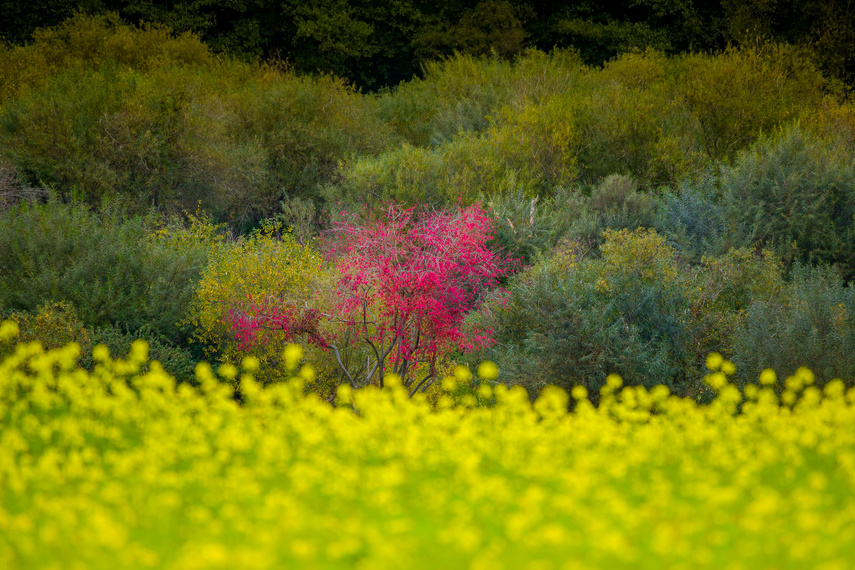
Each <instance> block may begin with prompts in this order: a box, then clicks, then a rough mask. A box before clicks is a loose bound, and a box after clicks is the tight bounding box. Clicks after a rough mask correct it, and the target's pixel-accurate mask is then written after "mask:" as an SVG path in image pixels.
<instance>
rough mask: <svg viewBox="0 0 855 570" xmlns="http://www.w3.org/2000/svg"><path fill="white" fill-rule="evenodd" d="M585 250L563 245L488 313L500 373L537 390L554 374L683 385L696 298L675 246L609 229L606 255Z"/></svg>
mask: <svg viewBox="0 0 855 570" xmlns="http://www.w3.org/2000/svg"><path fill="white" fill-rule="evenodd" d="M581 253H582V252H580V251H579V249H578V247H574V244H572V242H571V243H570V244H568V245H566V246H564V247H562V248H560V249H559V250H558V252H557V253H556V254H555V255H554V256H553V257H551V258H549V259H546V260H544V261H542V262H541V263H539V264H537V265H536V266H534V267H533V268H532V269H530V270H529V271H527V272H525V273H523V274H520V275H519V276H517V278H516V279H515V280H514V281H513V282H512V283H511V284H509V286H508V292H507V295H506V296H504V297H500V298H498V299H497V300H495V301H494V302H493V303H491V304H489V305H488V307H486V308H485V309H483V310H482V311H481V314H480V315H479V317H480V319H481V322H480V323H478V325H479V326H482V327H487V328H488V329H489V328H492V329H493V335H494V336H493V338H494V341H495V344H494V346H493V347H492V348H491V349H490V350H488V351H487V352H486V353H484V355H486V356H488V357H490V358H492V359H494V360H495V361H496V362H497V363H498V364H499V366H500V370H501V371H502V372H501V376H500V378H501V379H502V380H503V381H506V382H509V383H512V384H522V385H524V386H526V388H527V389H528V390H529V392H530V393H532V394H534V393H537V391H539V390H540V389H541V388H543V386H545V382H547V380H545V379H547V378H548V379H549V380H548V382H549V383H554V384H557V385H560V386H564V387H568V388H569V387H572V386H573V385H574V384H581V385H583V386H585V387H586V388H587V389H588V390H589V391H590V392H591V393H596V392H598V391H599V388H600V387H601V386H602V385H603V383H604V382H605V378H606V375H608V374H609V373H612V372H616V373H619V374H622V375H623V376H624V377H626V378H632V379H633V380H632V381H633V382H636V383H638V384H641V385H645V386H651V387H652V386H653V385H655V384H659V383H665V384H666V385H669V386H670V387H672V388H674V389H678V390H680V389H682V390H685V388H686V386H684V385H682V384H683V383H684V380H685V379H684V378H682V377H681V371H682V365H683V363H684V361H685V360H686V358H687V355H686V354H685V353H684V352H685V337H686V336H687V335H688V334H689V330H688V327H689V323H687V322H685V318H684V314H685V312H686V309H687V307H688V305H689V299H688V297H687V294H686V287H685V286H684V283H683V282H684V279H683V275H682V274H681V271H680V270H679V267H678V265H677V260H676V254H675V252H674V251H673V250H672V249H670V248H669V247H668V246H667V245H666V244H665V241H664V239H663V238H662V237H660V236H658V235H656V234H655V233H648V232H647V231H638V232H633V233H630V232H627V231H622V232H616V233H613V232H610V231H607V232H606V241H605V243H604V244H603V246H602V258H600V259H596V258H593V257H590V256H587V257H586V256H582V255H581ZM479 356H482V355H479Z"/></svg>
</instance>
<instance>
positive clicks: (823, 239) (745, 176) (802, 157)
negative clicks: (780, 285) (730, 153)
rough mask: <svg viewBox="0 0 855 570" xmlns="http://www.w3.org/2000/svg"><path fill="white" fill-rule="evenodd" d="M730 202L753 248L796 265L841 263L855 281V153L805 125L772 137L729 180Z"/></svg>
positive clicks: (725, 183) (725, 189)
mask: <svg viewBox="0 0 855 570" xmlns="http://www.w3.org/2000/svg"><path fill="white" fill-rule="evenodd" d="M721 186H722V191H721V195H722V202H723V204H724V206H725V210H726V211H727V212H728V214H729V216H732V220H733V222H734V224H733V230H735V231H736V232H738V233H737V234H736V235H738V236H739V240H740V241H741V242H742V244H743V245H745V246H749V247H752V246H756V247H768V248H770V249H773V250H775V251H776V252H777V253H778V254H779V255H781V256H782V257H783V258H784V260H785V261H787V262H789V263H791V262H793V261H799V262H802V263H811V264H817V263H834V264H838V265H840V267H841V269H842V271H843V274H844V276H845V277H846V279H851V278H852V277H855V153H853V151H852V150H851V147H849V146H848V145H845V144H842V143H840V142H837V141H835V140H833V139H820V138H818V137H816V136H814V135H811V134H810V133H809V132H806V131H804V130H803V129H801V128H800V127H799V126H793V127H791V128H789V129H787V130H786V131H784V132H781V133H780V134H779V135H778V136H776V137H765V138H763V139H762V140H761V141H759V142H758V143H757V144H756V145H754V146H752V147H751V148H750V149H747V150H745V151H744V152H742V153H740V154H739V157H738V159H737V160H736V162H735V163H734V164H733V165H732V166H726V167H724V168H723V169H722V174H721Z"/></svg>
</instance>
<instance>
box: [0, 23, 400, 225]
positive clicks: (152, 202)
mask: <svg viewBox="0 0 855 570" xmlns="http://www.w3.org/2000/svg"><path fill="white" fill-rule="evenodd" d="M100 21H101V20H97V19H96V20H88V19H85V18H80V19H79V20H76V21H75V22H72V23H69V24H68V27H69V28H70V30H71V31H68V33H65V32H63V34H65V35H62V34H60V35H61V37H62V38H65V36H66V35H73V34H75V33H76V34H79V35H82V36H84V37H88V36H86V33H88V30H89V28H88V27H87V26H90V25H91V26H90V27H92V26H95V24H93V22H96V23H97V22H100ZM102 23H103V22H102ZM95 27H96V28H97V31H98V32H99V33H100V34H101V35H103V36H105V38H106V39H105V38H102V37H101V36H100V35H99V36H98V39H99V41H101V40H103V41H102V43H104V44H106V45H108V46H112V45H113V44H121V45H125V44H127V45H125V51H121V50H119V52H121V53H118V52H117V55H115V57H114V54H112V53H111V54H107V55H105V56H104V57H100V56H99V57H94V56H93V58H91V59H89V60H80V61H77V60H74V59H73V58H71V56H69V58H70V61H72V63H70V64H69V66H70V67H69V66H66V67H62V66H58V67H57V68H56V71H55V73H53V74H47V75H46V76H45V77H42V75H43V74H44V73H42V72H40V74H39V77H40V81H39V83H38V85H36V86H35V87H33V88H32V89H29V90H26V91H25V92H23V93H22V94H21V96H20V97H18V98H16V99H12V100H9V101H7V102H6V103H5V104H3V106H2V108H0V156H2V157H5V159H6V160H7V161H8V162H10V163H11V164H12V165H13V166H14V167H15V168H17V171H18V173H19V177H20V178H21V179H22V181H23V182H24V183H26V184H29V185H32V186H49V187H52V188H54V189H55V190H56V191H57V192H58V193H60V194H61V195H62V196H63V197H64V198H65V199H68V198H70V197H72V196H75V197H83V198H84V199H85V200H86V202H87V203H88V204H90V205H91V206H92V207H100V206H101V205H102V203H104V202H105V201H106V202H110V203H111V204H113V205H114V206H116V207H118V208H119V209H121V210H123V211H126V212H130V213H144V212H145V211H147V209H148V208H150V207H154V208H157V209H159V210H160V211H162V212H173V213H174V212H180V211H182V210H192V209H193V208H195V206H196V204H197V203H198V202H199V201H201V202H202V204H203V208H204V209H205V210H206V211H207V212H209V213H213V214H214V215H215V216H216V217H217V218H219V219H223V220H226V221H228V222H231V223H232V224H234V225H235V226H241V225H244V226H245V225H252V224H253V223H256V222H257V221H258V220H259V219H263V218H265V217H271V216H274V215H276V214H277V213H280V214H282V215H284V216H285V217H286V221H288V222H294V223H298V222H302V223H304V224H305V223H315V224H316V223H317V217H316V213H315V211H316V210H317V205H318V204H317V203H318V195H317V186H318V184H320V183H321V182H324V181H326V180H327V179H329V178H330V177H331V176H332V174H333V172H334V171H335V168H336V166H337V164H338V162H339V161H341V160H343V159H345V158H346V157H348V156H350V155H353V154H362V155H368V156H370V155H372V154H375V153H377V152H378V151H379V150H381V149H382V148H385V147H386V146H387V145H388V143H389V140H390V139H389V136H390V134H389V130H388V129H387V128H386V127H384V125H383V124H381V123H380V122H379V120H378V119H377V117H376V114H375V109H374V105H375V101H374V100H373V99H372V98H370V97H364V96H362V95H360V94H358V93H357V92H356V91H354V90H353V89H352V88H350V87H348V86H347V85H345V84H344V82H342V81H340V80H338V79H335V78H333V77H326V76H324V77H317V78H309V77H298V76H296V75H294V74H293V73H292V72H290V71H288V70H287V69H286V70H284V71H283V70H281V69H278V68H276V67H271V66H257V65H247V64H243V63H239V62H235V61H230V60H227V61H224V62H221V63H218V64H216V65H214V64H213V63H212V62H205V61H193V60H192V59H190V58H182V57H180V54H179V55H174V56H173V55H170V53H168V50H167V54H166V55H162V54H161V55H158V56H157V57H156V58H155V55H152V56H151V57H152V58H155V60H154V61H155V62H156V63H157V65H153V64H152V65H147V64H146V63H145V62H141V61H138V59H140V58H141V57H142V56H140V57H137V58H136V59H135V57H136V56H134V55H133V54H135V53H137V52H140V53H142V54H146V53H148V51H151V50H150V49H149V48H148V43H147V42H148V39H149V38H148V36H147V35H146V33H147V32H146V33H144V32H138V31H134V30H132V29H131V28H127V27H123V26H117V27H114V28H110V27H104V26H102V27H97V26H95ZM78 28H83V29H82V30H80V29H78ZM46 33H47V32H46ZM51 33H53V31H51ZM93 33H94V32H93ZM152 33H154V32H152ZM158 33H160V32H158ZM162 33H163V34H166V32H162ZM56 34H59V32H56ZM168 37H169V36H168V34H166V36H164V38H168ZM63 41H65V40H63ZM63 41H60V40H56V41H55V42H54V43H56V44H57V45H58V46H59V47H57V49H58V50H61V49H66V50H68V49H71V48H70V47H69V46H68V45H66V44H67V43H68V42H66V43H63ZM69 41H70V40H69ZM93 41H94V40H93ZM123 42H124V43H123ZM72 43H73V42H72ZM161 44H163V45H167V44H168V42H165V43H164V42H161ZM161 44H158V45H161ZM49 45H53V44H51V43H50V42H46V41H45V42H42V43H37V44H33V46H31V47H32V49H33V50H35V51H34V52H33V53H38V54H41V55H40V57H41V56H44V57H52V56H51V55H50V53H51V52H50V49H49V48H48V47H46V46H49ZM96 47H97V46H96ZM21 49H23V48H21ZM27 49H30V48H29V47H28V48H27ZM164 49H166V48H164ZM93 50H94V53H96V55H97V53H98V50H97V49H95V48H93ZM147 50H148V51H147ZM102 51H103V50H102ZM114 51H116V50H114ZM125 52H128V54H127V56H126V57H124V56H122V54H123V53H125ZM120 56H122V57H120ZM10 57H11V56H10ZM10 61H13V60H10ZM145 61H149V60H145ZM47 71H50V70H47ZM307 203H308V206H309V207H306V206H307ZM295 207H296V209H297V210H299V215H295V214H294V210H295ZM306 210H308V211H306ZM292 218H293V219H292ZM306 218H309V221H308V222H306Z"/></svg>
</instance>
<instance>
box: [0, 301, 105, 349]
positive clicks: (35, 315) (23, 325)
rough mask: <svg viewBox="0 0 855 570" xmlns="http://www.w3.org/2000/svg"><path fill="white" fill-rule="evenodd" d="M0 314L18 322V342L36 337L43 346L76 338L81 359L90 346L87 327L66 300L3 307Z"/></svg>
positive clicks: (35, 339)
mask: <svg viewBox="0 0 855 570" xmlns="http://www.w3.org/2000/svg"><path fill="white" fill-rule="evenodd" d="M0 313H3V311H0ZM0 317H2V318H3V319H10V320H12V321H15V322H16V323H17V324H18V329H19V331H20V332H19V336H18V338H19V340H20V341H21V342H33V341H38V342H40V343H41V345H42V346H43V347H44V348H45V349H46V350H52V349H57V348H61V347H63V346H65V345H67V344H69V343H72V342H76V343H77V344H78V345H80V353H81V355H83V356H82V357H81V359H80V360H81V362H82V360H83V359H84V358H85V355H86V354H88V353H90V352H91V350H92V347H93V346H94V345H93V343H92V335H91V333H90V331H89V330H88V329H86V327H85V325H84V324H83V321H81V320H80V317H78V315H77V311H76V310H75V309H74V306H73V305H71V304H70V303H68V302H66V301H53V302H47V303H44V304H43V305H41V306H39V307H38V308H37V309H36V310H34V311H32V312H23V311H7V312H5V314H0Z"/></svg>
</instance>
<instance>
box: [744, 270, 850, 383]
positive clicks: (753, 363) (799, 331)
mask: <svg viewBox="0 0 855 570" xmlns="http://www.w3.org/2000/svg"><path fill="white" fill-rule="evenodd" d="M734 339H735V342H734V350H733V359H732V360H733V362H734V363H735V364H736V366H737V374H738V377H739V378H741V379H742V380H743V381H746V380H752V379H754V378H756V377H757V374H759V372H760V371H762V370H763V369H764V368H773V369H774V370H777V371H778V372H779V374H784V375H788V374H793V373H795V371H796V369H797V368H799V367H800V366H807V367H809V368H810V369H811V370H812V371H813V372H814V374H815V375H816V379H817V383H818V385H820V386H822V385H824V384H825V383H827V382H829V381H830V380H832V379H834V378H840V379H842V380H843V381H844V382H845V383H846V385H847V386H853V385H855V288H853V285H852V284H851V283H850V284H849V285H848V286H844V282H843V280H842V279H841V276H840V272H839V271H837V270H835V269H834V268H830V267H827V266H825V267H823V266H820V267H808V266H804V265H801V264H797V265H795V266H794V267H793V271H792V279H791V281H790V282H789V283H788V284H787V285H786V287H785V288H784V289H783V290H782V291H781V292H780V293H779V294H778V295H775V296H773V297H771V298H764V299H757V300H755V301H754V302H752V303H751V304H750V305H749V306H748V307H747V310H746V315H745V319H744V320H743V321H742V322H741V323H740V325H739V326H738V328H737V330H736V332H735V334H734Z"/></svg>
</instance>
